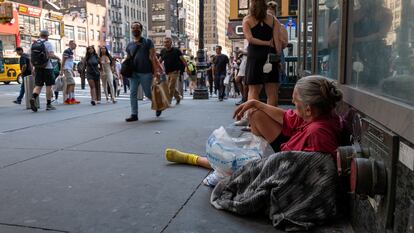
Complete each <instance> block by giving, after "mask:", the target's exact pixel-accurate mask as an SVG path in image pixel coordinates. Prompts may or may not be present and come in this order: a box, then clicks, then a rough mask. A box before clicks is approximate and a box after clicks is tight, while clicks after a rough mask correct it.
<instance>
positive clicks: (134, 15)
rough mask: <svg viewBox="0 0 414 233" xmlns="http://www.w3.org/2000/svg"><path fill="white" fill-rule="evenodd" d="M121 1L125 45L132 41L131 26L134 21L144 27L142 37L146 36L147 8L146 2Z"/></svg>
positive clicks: (142, 0) (138, 0)
mask: <svg viewBox="0 0 414 233" xmlns="http://www.w3.org/2000/svg"><path fill="white" fill-rule="evenodd" d="M121 1H123V7H124V9H123V27H124V29H123V30H124V32H125V34H124V35H125V43H126V44H128V43H129V42H130V41H131V40H132V36H131V24H132V23H133V22H135V21H138V22H140V23H141V24H142V25H143V26H144V31H143V32H142V35H143V36H148V6H149V3H148V1H146V0H121Z"/></svg>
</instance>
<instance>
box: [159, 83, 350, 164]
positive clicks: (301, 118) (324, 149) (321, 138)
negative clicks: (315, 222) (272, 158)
mask: <svg viewBox="0 0 414 233" xmlns="http://www.w3.org/2000/svg"><path fill="white" fill-rule="evenodd" d="M292 98H293V100H292V102H293V104H294V105H295V107H296V109H295V110H284V109H281V108H278V107H274V106H271V105H268V104H265V103H262V102H260V101H257V100H249V101H247V102H246V103H244V104H242V105H240V106H239V107H238V108H237V109H236V111H235V113H234V117H235V118H237V119H238V120H239V119H240V118H241V117H242V116H243V114H244V113H245V112H248V114H249V121H250V125H251V128H252V133H253V134H255V135H257V136H262V137H263V138H264V139H266V141H267V142H269V144H270V145H271V146H272V148H273V149H274V151H275V152H278V151H307V152H321V153H326V154H332V155H333V154H334V153H335V150H336V148H337V147H338V146H339V144H340V134H341V132H342V127H341V123H340V118H339V117H338V115H337V114H336V113H335V112H334V109H335V107H336V103H337V102H339V101H341V100H342V93H341V91H340V90H339V89H338V88H337V87H336V85H335V83H334V82H333V81H331V80H329V79H327V78H325V77H322V76H308V77H304V78H301V79H300V80H298V82H297V83H296V86H295V89H294V91H293V96H292ZM165 156H166V159H167V160H168V161H170V162H176V163H187V164H191V165H198V166H202V167H205V168H209V169H211V166H210V163H209V162H208V160H207V158H206V157H201V156H198V155H195V154H189V153H183V152H180V151H178V150H175V149H166V151H165Z"/></svg>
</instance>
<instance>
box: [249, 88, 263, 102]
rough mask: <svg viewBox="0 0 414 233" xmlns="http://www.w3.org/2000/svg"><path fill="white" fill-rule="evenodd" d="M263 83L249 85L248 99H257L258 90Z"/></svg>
mask: <svg viewBox="0 0 414 233" xmlns="http://www.w3.org/2000/svg"><path fill="white" fill-rule="evenodd" d="M262 86H263V85H249V94H248V97H247V99H248V100H259V95H260V91H261V90H262Z"/></svg>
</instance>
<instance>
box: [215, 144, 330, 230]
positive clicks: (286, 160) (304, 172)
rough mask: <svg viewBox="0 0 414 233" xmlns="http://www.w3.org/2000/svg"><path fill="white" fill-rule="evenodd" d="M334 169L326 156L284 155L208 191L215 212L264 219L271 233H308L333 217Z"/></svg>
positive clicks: (247, 167)
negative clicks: (273, 231)
mask: <svg viewBox="0 0 414 233" xmlns="http://www.w3.org/2000/svg"><path fill="white" fill-rule="evenodd" d="M336 186H337V175H336V167H335V164H334V161H333V159H332V156H331V155H327V154H322V153H318V152H300V151H285V152H279V153H275V154H273V155H271V156H269V157H266V158H263V159H261V160H256V161H252V162H251V163H248V164H246V165H245V166H244V167H242V168H241V169H239V170H237V171H236V172H235V173H234V174H233V175H232V176H230V177H227V178H225V179H224V180H222V181H221V182H220V183H219V184H218V185H217V186H216V187H215V188H214V190H213V192H212V194H211V199H210V202H211V204H212V205H213V206H214V207H215V208H217V209H223V210H227V211H230V212H234V213H237V214H240V215H249V214H257V213H265V214H267V215H268V216H269V218H270V220H271V221H272V224H273V226H274V227H277V228H282V229H284V230H285V231H296V230H309V229H310V228H312V227H313V226H315V225H316V224H320V223H321V222H323V221H324V220H326V219H328V218H331V217H333V216H334V215H335V214H336Z"/></svg>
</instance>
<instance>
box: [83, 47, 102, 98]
mask: <svg viewBox="0 0 414 233" xmlns="http://www.w3.org/2000/svg"><path fill="white" fill-rule="evenodd" d="M84 64H85V68H84V69H86V72H85V71H84V72H85V74H86V80H88V84H89V89H90V92H91V104H92V105H95V104H100V103H101V89H100V86H101V82H100V80H101V79H100V75H101V73H100V71H99V57H98V54H97V53H96V51H95V48H94V47H93V46H89V47H88V48H87V49H86V55H85V59H84Z"/></svg>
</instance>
